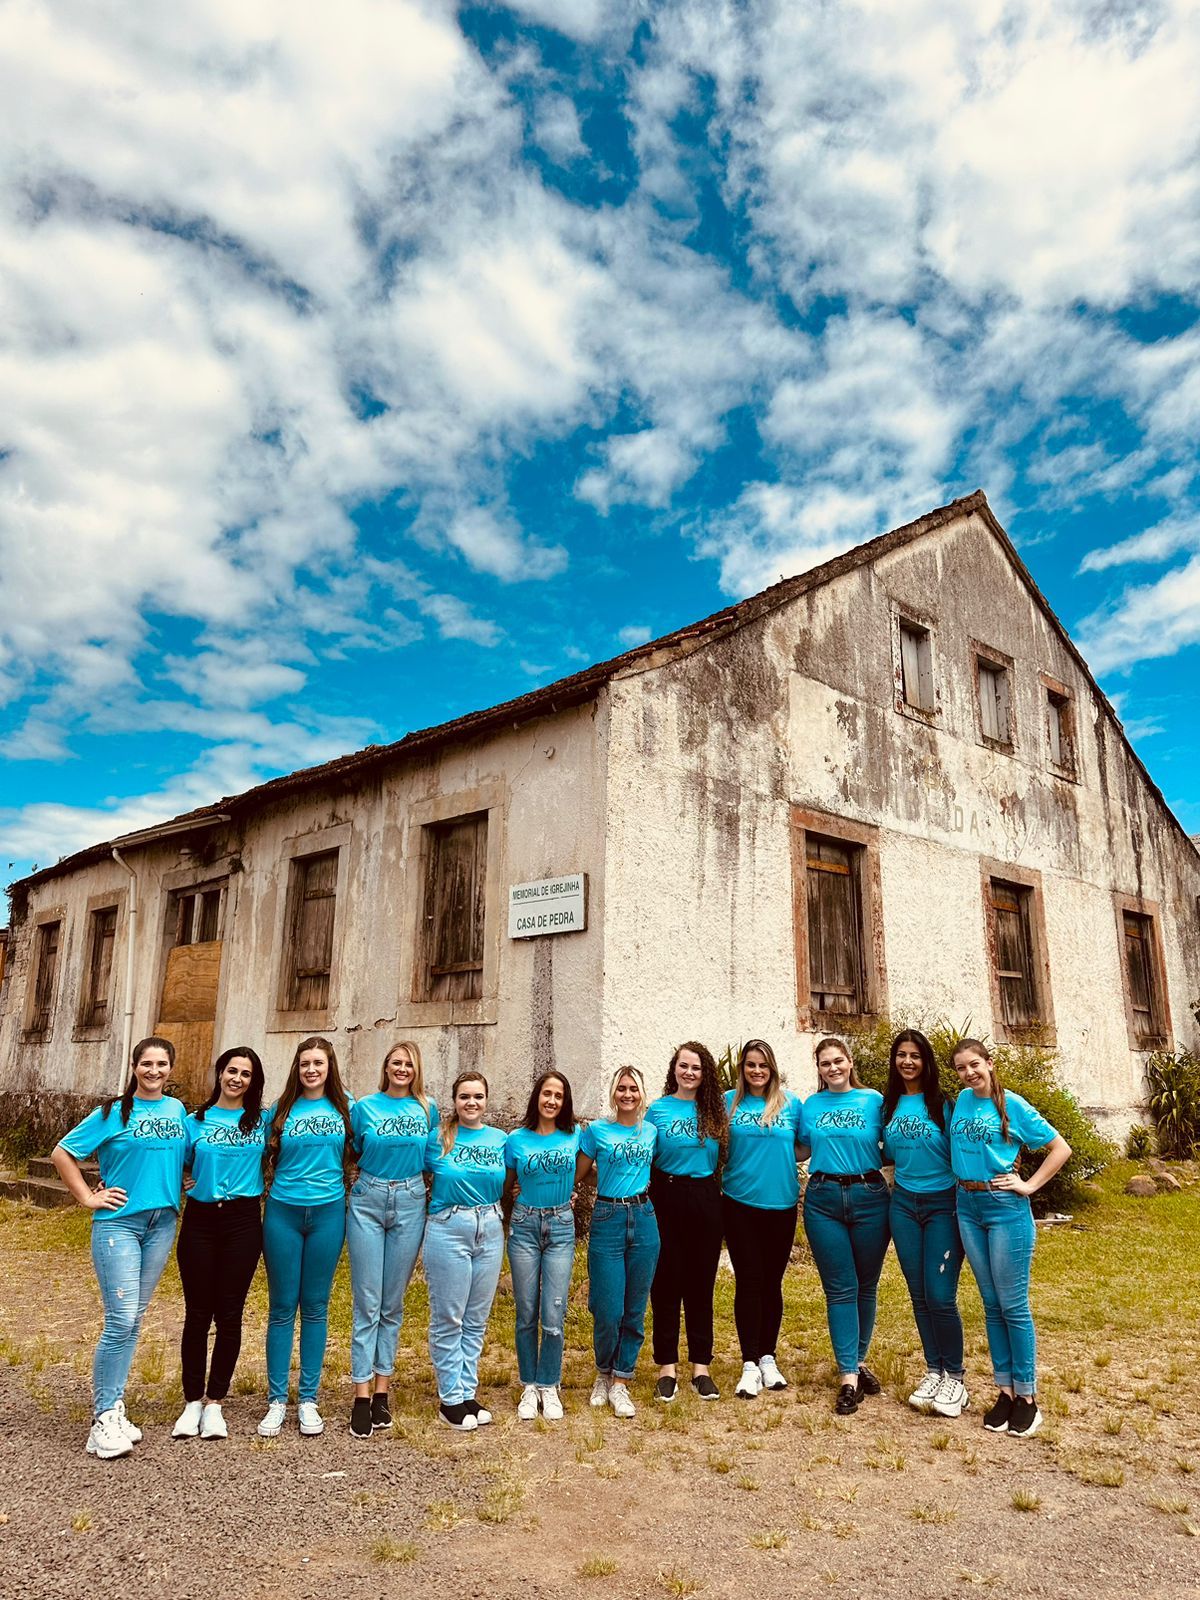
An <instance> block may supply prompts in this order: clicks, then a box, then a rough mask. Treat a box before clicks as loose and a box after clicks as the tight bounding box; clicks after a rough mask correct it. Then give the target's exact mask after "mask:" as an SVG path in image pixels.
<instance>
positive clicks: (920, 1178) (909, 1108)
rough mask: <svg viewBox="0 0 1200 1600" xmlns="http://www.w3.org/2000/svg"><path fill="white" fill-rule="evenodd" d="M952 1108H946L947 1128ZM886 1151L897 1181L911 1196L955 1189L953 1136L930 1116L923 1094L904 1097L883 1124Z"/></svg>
mask: <svg viewBox="0 0 1200 1600" xmlns="http://www.w3.org/2000/svg"><path fill="white" fill-rule="evenodd" d="M950 1111H951V1107H950V1106H949V1105H946V1106H944V1107H943V1115H944V1116H945V1118H946V1124H947V1127H949V1123H950ZM883 1149H884V1154H885V1155H886V1156H887V1158H888V1160H889V1161H894V1162H895V1164H896V1182H897V1183H898V1184H899V1185H900V1187H901V1188H902V1189H907V1190H908V1191H909V1192H910V1194H934V1193H936V1192H937V1191H938V1190H941V1189H952V1188H953V1187H954V1174H953V1173H952V1172H951V1170H950V1135H949V1133H948V1132H947V1131H946V1128H939V1127H938V1125H937V1123H936V1122H935V1121H934V1120H933V1118H932V1117H931V1116H930V1115H929V1107H928V1106H927V1105H926V1104H925V1096H924V1095H923V1094H902V1095H901V1096H900V1098H899V1100H898V1101H897V1102H896V1109H895V1111H893V1112H892V1120H891V1121H890V1122H888V1123H886V1124H885V1125H884V1130H883Z"/></svg>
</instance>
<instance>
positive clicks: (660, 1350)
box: [650, 1169, 721, 1367]
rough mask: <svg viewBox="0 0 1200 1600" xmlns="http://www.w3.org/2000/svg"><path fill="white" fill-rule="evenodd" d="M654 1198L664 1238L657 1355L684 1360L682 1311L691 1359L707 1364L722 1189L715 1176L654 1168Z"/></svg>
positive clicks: (656, 1290) (657, 1279)
mask: <svg viewBox="0 0 1200 1600" xmlns="http://www.w3.org/2000/svg"><path fill="white" fill-rule="evenodd" d="M650 1198H651V1200H652V1201H653V1202H654V1212H655V1215H656V1216H657V1217H658V1233H659V1238H660V1239H661V1241H662V1245H661V1248H660V1250H659V1253H658V1266H657V1267H656V1268H655V1270H654V1282H653V1283H652V1284H651V1285H650V1306H651V1309H652V1310H653V1312H654V1359H655V1361H656V1362H657V1363H658V1365H659V1366H660V1367H663V1366H670V1365H672V1364H673V1363H674V1362H676V1361H678V1360H679V1314H680V1311H681V1310H682V1312H683V1316H684V1319H685V1320H686V1323H687V1343H688V1360H689V1361H691V1362H699V1364H700V1365H701V1366H702V1367H706V1366H707V1365H708V1364H709V1362H710V1361H711V1360H712V1357H713V1287H714V1285H715V1284H716V1281H717V1267H718V1265H719V1264H720V1260H721V1191H720V1190H719V1189H718V1188H717V1180H716V1179H715V1178H673V1177H672V1176H671V1175H670V1174H669V1173H666V1172H659V1171H658V1170H657V1169H653V1170H652V1171H651V1174H650Z"/></svg>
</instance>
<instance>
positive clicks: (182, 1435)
mask: <svg viewBox="0 0 1200 1600" xmlns="http://www.w3.org/2000/svg"><path fill="white" fill-rule="evenodd" d="M171 1437H172V1439H198V1438H199V1437H200V1429H199V1428H197V1429H196V1431H195V1433H190V1432H189V1433H180V1431H179V1429H178V1428H172V1429H171ZM131 1442H132V1441H131Z"/></svg>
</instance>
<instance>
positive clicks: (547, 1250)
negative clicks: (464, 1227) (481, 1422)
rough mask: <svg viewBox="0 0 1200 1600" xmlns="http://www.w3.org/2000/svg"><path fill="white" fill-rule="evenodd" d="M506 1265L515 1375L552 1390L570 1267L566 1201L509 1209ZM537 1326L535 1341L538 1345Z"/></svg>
mask: <svg viewBox="0 0 1200 1600" xmlns="http://www.w3.org/2000/svg"><path fill="white" fill-rule="evenodd" d="M508 1265H509V1267H510V1269H511V1271H512V1285H513V1299H514V1300H515V1301H516V1303H517V1374H518V1376H519V1377H520V1380H521V1382H522V1383H523V1384H527V1383H536V1384H537V1386H538V1388H539V1389H553V1388H556V1387H557V1386H558V1383H559V1381H560V1379H561V1378H562V1364H563V1323H564V1321H565V1320H566V1315H567V1299H568V1297H569V1295H570V1292H571V1269H572V1268H573V1267H574V1265H575V1213H574V1212H573V1211H572V1210H571V1207H570V1206H569V1205H565V1206H553V1207H535V1206H523V1205H521V1204H520V1202H519V1201H518V1203H517V1204H516V1205H515V1206H514V1207H513V1214H512V1221H511V1223H510V1224H509V1229H508ZM539 1325H540V1333H541V1338H540V1343H539V1337H538V1336H539Z"/></svg>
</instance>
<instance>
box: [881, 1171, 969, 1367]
mask: <svg viewBox="0 0 1200 1600" xmlns="http://www.w3.org/2000/svg"><path fill="white" fill-rule="evenodd" d="M955 1194H956V1190H955V1188H954V1187H953V1186H951V1187H950V1188H949V1189H938V1190H936V1191H935V1192H934V1193H932V1194H918V1193H917V1192H916V1190H914V1189H902V1188H901V1187H900V1185H899V1184H897V1185H896V1187H895V1188H894V1189H893V1190H892V1212H891V1222H892V1238H893V1239H894V1240H895V1241H896V1255H897V1257H898V1258H899V1261H900V1270H901V1271H902V1272H903V1274H904V1281H905V1282H906V1283H907V1284H908V1293H909V1298H910V1299H911V1300H912V1308H913V1316H914V1318H915V1319H916V1323H917V1333H918V1334H919V1335H920V1339H921V1349H922V1350H923V1351H924V1352H925V1365H926V1366H927V1367H928V1368H929V1370H930V1371H931V1372H948V1373H950V1375H951V1376H952V1377H955V1378H961V1377H962V1374H963V1325H962V1318H961V1317H960V1316H959V1314H958V1275H959V1273H960V1272H961V1270H962V1262H963V1247H962V1238H961V1237H960V1235H959V1231H958V1218H957V1216H956V1215H955V1209H954V1201H955Z"/></svg>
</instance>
